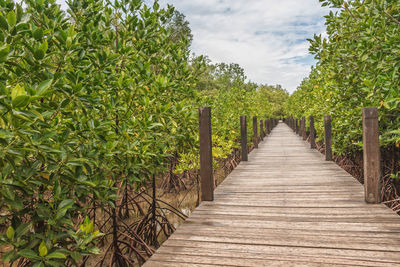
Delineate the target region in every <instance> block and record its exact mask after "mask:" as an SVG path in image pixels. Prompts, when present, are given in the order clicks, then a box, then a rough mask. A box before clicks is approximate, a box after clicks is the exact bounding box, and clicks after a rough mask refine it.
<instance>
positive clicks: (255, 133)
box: [253, 116, 258, 148]
mask: <svg viewBox="0 0 400 267" xmlns="http://www.w3.org/2000/svg"><path fill="white" fill-rule="evenodd" d="M253 143H254V147H255V148H258V134H257V116H253Z"/></svg>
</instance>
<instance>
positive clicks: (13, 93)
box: [11, 84, 26, 100]
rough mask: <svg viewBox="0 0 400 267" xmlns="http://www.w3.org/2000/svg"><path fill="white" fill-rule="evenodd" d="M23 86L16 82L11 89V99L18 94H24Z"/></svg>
mask: <svg viewBox="0 0 400 267" xmlns="http://www.w3.org/2000/svg"><path fill="white" fill-rule="evenodd" d="M25 95H26V92H25V88H24V87H23V86H21V85H20V84H17V85H16V86H15V87H14V88H13V89H11V100H15V99H16V98H17V97H18V96H25Z"/></svg>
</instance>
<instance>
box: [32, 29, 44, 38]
mask: <svg viewBox="0 0 400 267" xmlns="http://www.w3.org/2000/svg"><path fill="white" fill-rule="evenodd" d="M32 35H33V38H35V39H36V40H38V41H39V40H42V38H43V30H42V28H37V29H36V30H34V31H33V34H32Z"/></svg>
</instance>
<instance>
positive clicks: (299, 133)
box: [298, 119, 303, 136]
mask: <svg viewBox="0 0 400 267" xmlns="http://www.w3.org/2000/svg"><path fill="white" fill-rule="evenodd" d="M301 131H303V119H299V132H298V135H299V136H301V135H302V133H301Z"/></svg>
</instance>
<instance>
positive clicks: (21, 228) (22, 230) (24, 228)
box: [15, 223, 32, 237]
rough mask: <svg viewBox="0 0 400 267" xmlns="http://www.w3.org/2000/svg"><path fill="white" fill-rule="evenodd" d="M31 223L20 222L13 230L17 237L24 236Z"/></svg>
mask: <svg viewBox="0 0 400 267" xmlns="http://www.w3.org/2000/svg"><path fill="white" fill-rule="evenodd" d="M31 226H32V223H24V224H21V225H20V226H18V227H17V229H16V230H15V234H16V235H17V237H22V236H24V235H25V234H26V233H28V232H29V229H30V228H31Z"/></svg>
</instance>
